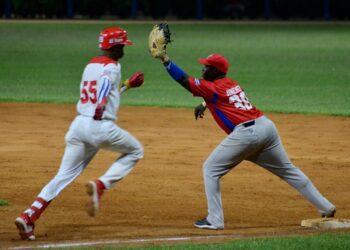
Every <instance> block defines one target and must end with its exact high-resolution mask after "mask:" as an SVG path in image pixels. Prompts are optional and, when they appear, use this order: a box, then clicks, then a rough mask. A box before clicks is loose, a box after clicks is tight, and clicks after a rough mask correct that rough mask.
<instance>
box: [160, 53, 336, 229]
mask: <svg viewBox="0 0 350 250" xmlns="http://www.w3.org/2000/svg"><path fill="white" fill-rule="evenodd" d="M156 58H158V59H160V60H161V61H162V62H163V65H164V66H165V69H166V70H167V72H168V73H169V75H170V76H171V77H172V78H173V79H174V80H175V81H177V82H178V83H180V84H181V85H182V87H184V88H185V89H186V90H188V91H189V92H191V93H192V94H193V95H194V96H198V97H202V98H203V99H204V102H203V103H201V104H200V105H198V106H197V107H196V108H195V112H194V113H195V118H196V119H198V118H203V115H204V111H205V110H206V109H207V108H208V109H209V110H210V113H211V114H212V115H213V118H214V119H215V121H216V122H217V124H218V125H219V126H220V127H221V128H222V129H223V130H224V131H225V132H226V133H227V134H228V136H227V137H226V138H225V139H224V140H223V141H222V142H221V143H220V144H219V145H218V146H217V147H216V149H215V150H214V151H213V152H212V153H211V155H210V156H209V158H208V159H207V160H206V161H205V163H204V168H203V175H204V184H205V193H206V196H207V202H208V216H207V217H206V218H204V219H202V220H198V221H196V222H195V223H194V225H195V226H196V227H198V228H203V229H223V228H224V213H223V209H222V202H221V191H220V179H221V177H222V176H224V175H225V174H226V173H227V172H228V171H230V170H231V169H233V168H234V167H235V166H236V165H237V164H239V163H240V162H241V161H243V160H249V161H251V162H254V163H256V164H258V165H260V166H262V167H263V168H265V169H267V170H268V171H270V172H272V173H273V174H275V175H277V176H279V177H280V178H282V179H283V180H285V181H286V182H287V183H289V184H290V185H291V186H292V187H294V188H295V189H297V190H298V191H299V192H300V193H301V194H302V195H303V196H304V197H305V198H306V199H307V200H309V201H310V202H311V203H312V204H313V205H314V206H315V207H316V208H317V209H318V210H319V212H320V213H321V215H322V216H323V217H333V216H334V214H335V211H336V208H335V206H334V205H333V204H332V203H330V202H329V201H328V200H327V199H326V198H325V197H323V196H322V195H321V194H320V192H319V191H318V190H317V189H316V188H315V186H314V185H313V184H312V182H311V181H310V179H309V178H308V177H307V176H306V175H305V174H304V173H303V172H302V171H301V170H300V169H298V168H297V167H295V166H294V165H293V164H292V163H291V162H290V160H289V158H288V156H287V153H286V151H285V150H284V148H283V145H282V143H281V139H280V137H279V135H278V132H277V129H276V127H275V125H274V123H273V122H272V121H271V120H269V119H268V118H267V117H266V116H265V115H264V114H263V112H262V111H260V110H259V109H257V108H256V107H255V106H253V105H252V104H251V103H250V102H249V100H248V98H247V96H246V94H245V92H244V90H243V89H242V88H241V87H240V86H239V85H238V83H237V82H236V81H234V80H232V79H230V78H228V77H227V76H226V74H227V72H228V69H229V62H228V60H227V59H226V58H225V57H224V56H222V55H220V54H211V55H209V56H208V57H207V58H200V59H199V60H198V62H199V63H201V64H203V69H202V77H203V78H202V79H199V78H195V77H192V76H189V75H187V74H186V73H185V72H184V71H183V70H182V69H181V68H180V67H179V66H177V65H176V64H175V63H174V62H173V61H171V60H170V58H169V56H168V55H167V54H166V53H165V52H164V53H163V54H160V55H157V56H156Z"/></svg>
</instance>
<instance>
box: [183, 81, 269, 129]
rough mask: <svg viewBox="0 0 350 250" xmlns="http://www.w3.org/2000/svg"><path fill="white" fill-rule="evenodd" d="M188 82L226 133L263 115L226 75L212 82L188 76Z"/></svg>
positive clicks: (192, 90)
mask: <svg viewBox="0 0 350 250" xmlns="http://www.w3.org/2000/svg"><path fill="white" fill-rule="evenodd" d="M189 83H190V84H189V85H190V89H191V92H192V94H193V95H194V96H201V97H203V98H204V100H205V102H206V104H207V107H208V108H209V110H210V112H211V114H212V115H213V117H214V119H215V121H216V122H217V123H218V125H219V126H220V127H221V128H222V129H223V130H224V131H225V132H226V133H227V134H230V133H231V132H232V131H233V130H234V128H235V127H236V126H237V125H239V124H241V123H244V122H247V121H251V120H254V119H256V118H258V117H260V116H262V115H263V112H262V111H260V110H258V109H256V108H255V107H254V106H253V105H251V104H250V102H249V100H248V98H247V97H246V95H245V93H244V90H243V89H242V88H241V87H240V86H239V85H238V84H237V83H236V82H235V81H233V80H231V79H230V78H228V77H224V78H220V79H218V80H215V81H213V82H211V81H206V80H203V79H197V78H193V77H189Z"/></svg>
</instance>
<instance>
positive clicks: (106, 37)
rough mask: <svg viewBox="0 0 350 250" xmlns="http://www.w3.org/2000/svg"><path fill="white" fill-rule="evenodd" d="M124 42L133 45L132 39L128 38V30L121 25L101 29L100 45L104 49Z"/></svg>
mask: <svg viewBox="0 0 350 250" xmlns="http://www.w3.org/2000/svg"><path fill="white" fill-rule="evenodd" d="M117 44H124V45H132V44H133V43H132V41H130V40H128V36H127V34H126V30H124V29H122V28H119V27H111V28H106V29H104V30H102V31H101V33H100V36H99V38H98V46H99V47H100V49H102V50H108V49H110V48H111V47H113V46H114V45H117Z"/></svg>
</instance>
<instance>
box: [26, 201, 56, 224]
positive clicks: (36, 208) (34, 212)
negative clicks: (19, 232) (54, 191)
mask: <svg viewBox="0 0 350 250" xmlns="http://www.w3.org/2000/svg"><path fill="white" fill-rule="evenodd" d="M50 202H51V201H45V200H44V199H42V198H40V197H37V198H36V199H35V201H34V202H33V204H32V206H31V207H30V208H28V209H27V210H26V211H24V213H25V214H27V215H28V218H29V220H30V222H31V223H33V224H34V222H35V221H36V220H37V219H39V217H40V215H41V214H42V213H43V212H44V210H45V209H46V207H47V206H48V205H49V204H50Z"/></svg>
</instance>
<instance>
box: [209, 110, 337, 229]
mask: <svg viewBox="0 0 350 250" xmlns="http://www.w3.org/2000/svg"><path fill="white" fill-rule="evenodd" d="M243 160H249V161H251V162H254V163H256V164H258V165H259V166H261V167H263V168H265V169H267V170H268V171H270V172H271V173H273V174H275V175H277V176H278V177H280V178H281V179H283V180H285V181H286V182H287V183H288V184H290V185H291V186H292V187H294V188H295V189H297V190H298V191H299V192H300V193H301V194H302V195H303V196H304V197H305V198H306V199H307V200H308V201H310V202H311V203H312V204H313V205H314V206H315V207H316V208H318V210H319V212H320V213H321V215H323V216H327V215H329V214H331V213H332V212H333V211H334V209H335V206H334V205H333V204H331V203H330V202H329V201H328V200H327V199H326V198H325V197H323V196H322V195H321V194H320V192H319V191H318V190H317V189H316V188H315V186H314V185H313V184H312V182H311V181H310V179H309V178H308V177H307V176H306V175H305V174H304V173H303V172H302V171H301V170H300V169H299V168H297V167H295V166H294V165H293V164H292V163H291V162H290V160H289V158H288V156H287V153H286V151H285V150H284V148H283V145H282V143H281V139H280V137H279V135H278V132H277V129H276V127H275V125H274V123H273V122H272V121H271V120H270V119H268V118H267V117H266V116H261V117H259V118H257V119H256V120H255V124H254V125H252V126H249V127H244V126H243V125H239V126H237V127H236V128H235V130H234V131H233V132H232V133H231V134H229V135H228V136H227V137H226V138H225V139H224V140H223V141H222V142H221V143H220V144H219V145H218V146H217V147H216V149H215V150H214V151H213V152H212V153H211V155H210V156H209V158H208V159H207V160H206V161H205V163H204V167H203V175H204V183H205V192H206V196H207V201H208V217H207V218H206V219H207V221H208V222H209V223H210V224H211V225H212V227H213V228H212V229H223V228H224V214H223V209H222V203H221V192H220V178H221V177H222V176H224V175H225V174H226V173H227V172H228V171H230V170H231V169H233V168H234V167H235V166H237V165H238V164H239V163H240V162H241V161H243Z"/></svg>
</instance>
